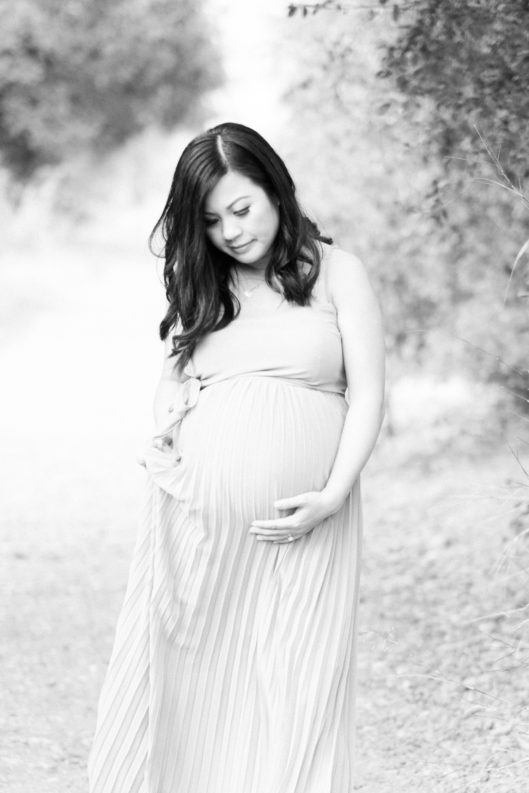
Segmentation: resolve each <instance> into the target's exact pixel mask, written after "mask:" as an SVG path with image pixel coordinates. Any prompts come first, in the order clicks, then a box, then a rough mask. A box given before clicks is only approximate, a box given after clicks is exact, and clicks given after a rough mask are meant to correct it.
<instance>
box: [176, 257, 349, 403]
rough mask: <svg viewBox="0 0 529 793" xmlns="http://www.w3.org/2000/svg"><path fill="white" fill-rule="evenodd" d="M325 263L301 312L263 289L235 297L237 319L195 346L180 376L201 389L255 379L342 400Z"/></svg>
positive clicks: (333, 311)
mask: <svg viewBox="0 0 529 793" xmlns="http://www.w3.org/2000/svg"><path fill="white" fill-rule="evenodd" d="M327 255H329V254H327ZM326 258H327V257H326V256H324V257H323V261H322V268H321V272H320V277H319V279H318V282H317V283H316V285H315V288H314V291H313V295H312V298H311V302H310V304H309V305H307V306H299V305H297V304H296V303H289V302H288V301H287V300H286V299H285V298H284V297H283V296H282V295H280V294H278V293H277V292H275V291H274V290H273V289H271V288H270V287H269V286H268V285H267V284H266V283H263V284H262V285H261V286H259V287H258V288H256V289H254V290H253V291H252V292H251V293H250V296H245V295H244V294H241V296H240V303H241V310H240V313H239V315H238V316H237V317H236V318H235V319H234V320H233V321H232V322H231V323H230V324H229V325H227V326H226V327H225V328H222V329H221V330H218V331H215V332H214V333H210V334H208V336H206V337H205V338H203V339H202V340H201V341H200V342H199V344H198V345H197V347H196V349H195V351H194V354H193V357H192V359H191V361H190V363H189V364H188V365H187V367H186V368H185V372H186V374H188V375H189V376H191V377H196V378H198V379H199V380H200V381H201V385H202V387H205V386H208V385H213V384H214V383H218V382H221V381H223V380H226V379H228V378H232V377H240V376H244V375H249V376H252V375H253V376H259V375H261V376H266V377H278V378H282V379H285V380H289V381H291V382H292V383H293V384H294V385H302V386H305V387H309V388H316V389H320V390H323V391H331V392H334V393H342V394H343V393H344V392H345V389H346V380H345V372H344V365H343V353H342V341H341V335H340V331H339V328H338V325H337V317H336V309H335V307H334V305H333V304H332V302H331V301H330V299H329V298H328V296H327V290H326V288H325V285H324V284H325V279H326V272H325V268H326Z"/></svg>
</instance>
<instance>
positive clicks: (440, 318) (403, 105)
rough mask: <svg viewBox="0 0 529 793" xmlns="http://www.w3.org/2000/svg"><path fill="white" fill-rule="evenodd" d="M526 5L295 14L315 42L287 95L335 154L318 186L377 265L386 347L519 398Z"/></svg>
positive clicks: (347, 238) (527, 337)
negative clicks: (494, 383) (469, 374)
mask: <svg viewBox="0 0 529 793" xmlns="http://www.w3.org/2000/svg"><path fill="white" fill-rule="evenodd" d="M368 5H369V9H368V11H367V12H365V11H363V10H362V8H365V7H366V6H368ZM528 5H529V4H527V3H524V2H515V0H507V1H506V2H502V3H500V4H498V3H493V2H492V1H490V2H489V0H481V1H480V2H478V0H471V2H469V3H465V4H459V3H458V2H456V0H446V1H445V2H443V3H438V2H434V0H416V1H414V2H401V3H398V4H389V3H387V4H386V3H382V2H379V3H375V2H371V3H369V4H368V3H363V2H361V1H360V0H358V2H355V3H347V2H343V3H339V4H338V3H317V4H314V7H312V13H311V9H310V8H308V9H307V13H306V14H305V16H304V17H303V16H302V15H301V14H298V13H296V9H294V11H293V12H292V16H293V17H294V19H293V24H294V25H296V34H297V35H298V36H305V37H307V38H308V39H310V38H311V37H312V42H313V43H312V45H309V46H311V47H312V48H313V49H311V58H310V59H309V63H308V65H307V66H306V74H304V75H303V78H301V79H300V83H299V86H298V87H297V89H296V90H295V91H294V95H295V96H296V101H297V102H298V103H299V105H301V107H302V117H303V118H304V120H305V122H306V119H305V116H304V114H307V113H309V114H310V113H311V112H312V113H313V117H314V132H313V133H312V134H313V135H314V137H315V140H314V144H313V145H314V151H315V157H316V158H317V156H318V155H317V154H316V152H317V151H319V150H322V149H323V150H324V159H325V160H327V159H328V160H330V162H331V163H335V165H331V166H330V167H329V168H328V169H327V171H326V172H323V173H322V174H321V179H320V181H319V183H318V187H319V190H320V191H324V192H325V194H326V195H332V196H333V199H332V202H331V203H333V204H334V217H332V216H331V217H330V218H329V219H330V221H331V222H337V223H339V224H340V223H341V225H342V229H341V234H342V235H343V236H342V239H343V240H344V243H347V244H348V245H349V246H350V247H352V249H353V250H357V251H358V252H359V253H360V254H361V255H362V256H364V258H365V259H366V261H367V262H368V263H371V264H372V265H373V273H374V277H375V279H376V280H377V281H378V284H379V292H380V295H381V298H382V303H383V307H384V311H385V315H386V321H387V327H388V334H389V339H390V345H391V346H392V347H393V349H395V351H397V352H398V353H399V356H400V359H401V360H402V358H403V356H404V360H405V361H406V362H407V363H406V365H409V362H410V357H411V358H412V359H413V360H414V361H416V362H417V361H419V362H420V364H421V366H424V365H428V366H430V365H432V364H433V365H435V366H436V367H437V368H438V367H439V366H442V367H443V368H447V369H448V368H451V369H453V368H454V367H456V366H463V367H464V368H465V369H466V370H467V371H473V372H475V374H476V375H477V376H479V377H480V378H485V379H494V380H499V381H500V382H502V383H503V384H504V385H505V387H506V388H507V389H509V390H512V391H514V393H515V394H520V393H522V392H523V390H524V388H525V387H526V386H527V382H526V381H527V361H526V351H527V345H528V343H529V328H528V323H527V297H528V293H529V268H528V267H527V256H526V255H525V256H521V257H520V259H519V261H518V265H517V267H516V271H515V273H514V275H513V277H512V278H511V271H512V264H513V262H514V260H515V258H516V255H517V251H518V250H519V249H520V248H521V246H522V244H523V242H524V240H525V239H526V237H527V231H526V228H527V215H526V211H527V208H526V205H525V204H524V201H523V193H524V190H523V178H524V176H525V173H526V170H527V163H528V162H529V160H528V155H529V139H528V138H527V136H526V135H525V119H526V118H527V115H528V113H529V95H528V94H527V93H526V92H525V91H524V86H525V85H526V84H527V79H528V78H529V57H528V53H529V44H528V43H527V40H526V33H525V31H526V27H527V21H528V19H529V14H528V11H527V6H528ZM315 6H318V7H317V8H316V7H315ZM395 7H397V8H398V12H395ZM331 10H333V11H334V12H335V13H318V12H319V11H331ZM296 18H297V20H296ZM314 20H316V21H314ZM305 126H307V124H306V123H305ZM308 126H310V124H309V125H308ZM302 134H304V135H306V134H307V133H306V132H303V133H302ZM324 206H325V202H324ZM340 217H342V218H349V219H350V220H349V221H347V220H346V221H345V222H344V221H343V220H342V221H340Z"/></svg>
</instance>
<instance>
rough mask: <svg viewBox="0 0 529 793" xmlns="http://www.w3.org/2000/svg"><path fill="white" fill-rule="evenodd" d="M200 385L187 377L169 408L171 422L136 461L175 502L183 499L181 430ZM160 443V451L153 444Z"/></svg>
mask: <svg viewBox="0 0 529 793" xmlns="http://www.w3.org/2000/svg"><path fill="white" fill-rule="evenodd" d="M201 387H202V383H201V381H200V379H199V378H198V377H188V378H187V379H186V380H184V381H183V382H182V383H181V384H180V385H179V389H178V394H177V396H176V398H175V400H174V402H173V403H172V405H170V407H169V412H170V414H171V417H172V419H171V422H170V423H169V424H168V425H167V427H165V429H164V430H163V431H162V432H160V433H158V434H156V435H154V436H153V438H152V441H151V443H150V444H149V445H148V446H147V448H146V449H145V451H144V453H143V455H142V458H141V459H140V460H139V462H140V465H143V466H144V467H145V468H146V469H147V471H148V472H149V474H150V475H151V476H152V478H153V480H154V481H155V482H156V484H157V485H158V486H159V487H161V488H162V490H165V491H166V492H167V493H169V494H170V495H171V496H173V497H174V498H176V499H178V500H183V496H182V488H181V483H182V470H181V459H182V455H181V453H180V449H179V436H180V426H181V424H182V420H183V419H184V417H185V416H186V414H187V413H188V412H189V411H190V410H191V409H192V408H193V407H194V406H195V405H196V403H197V401H198V395H199V394H200V389H201ZM157 440H158V441H162V447H161V448H160V446H158V445H155V443H154V442H155V441H157Z"/></svg>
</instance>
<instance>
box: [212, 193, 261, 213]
mask: <svg viewBox="0 0 529 793" xmlns="http://www.w3.org/2000/svg"><path fill="white" fill-rule="evenodd" d="M243 198H251V196H249V195H240V196H238V197H237V198H236V199H235V200H234V201H232V202H231V204H228V206H227V207H226V209H231V208H232V206H233V205H234V204H236V203H237V201H240V200H241V199H243ZM204 214H205V215H214V214H215V213H214V212H211V211H210V210H209V209H204Z"/></svg>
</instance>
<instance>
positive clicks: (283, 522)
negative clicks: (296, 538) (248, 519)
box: [250, 515, 297, 531]
mask: <svg viewBox="0 0 529 793" xmlns="http://www.w3.org/2000/svg"><path fill="white" fill-rule="evenodd" d="M292 517H293V516H292V515H286V516H285V517H284V518H273V519H272V520H254V521H252V525H251V527H250V531H251V530H252V529H294V528H296V525H297V522H296V521H295V520H292Z"/></svg>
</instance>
